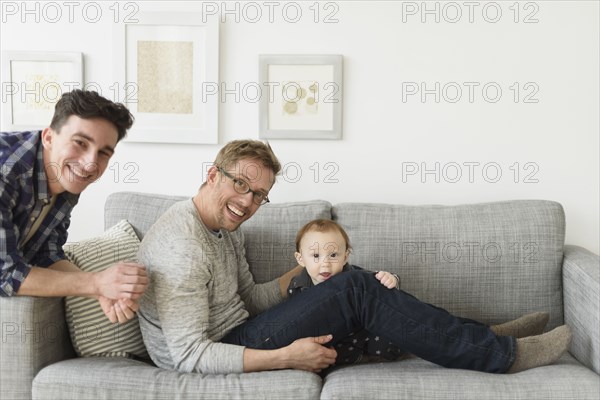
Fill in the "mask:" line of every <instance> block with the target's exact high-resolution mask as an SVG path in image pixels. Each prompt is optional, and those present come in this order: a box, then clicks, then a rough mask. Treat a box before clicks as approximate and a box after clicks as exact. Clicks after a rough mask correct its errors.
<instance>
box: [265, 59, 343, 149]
mask: <svg viewBox="0 0 600 400" xmlns="http://www.w3.org/2000/svg"><path fill="white" fill-rule="evenodd" d="M342 60H343V59H342V56H341V55H260V56H259V84H260V85H261V89H262V92H263V95H262V96H261V98H260V110H259V113H260V114H259V131H260V137H261V138H264V139H340V138H341V137H342V92H343V91H342Z"/></svg>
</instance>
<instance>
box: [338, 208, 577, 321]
mask: <svg viewBox="0 0 600 400" xmlns="http://www.w3.org/2000/svg"><path fill="white" fill-rule="evenodd" d="M332 213H333V217H334V219H335V220H337V221H338V222H339V223H340V224H341V225H342V226H343V227H344V228H345V229H346V230H347V232H348V235H349V237H350V241H351V244H352V246H353V252H352V255H351V256H350V262H351V263H353V264H356V265H359V266H362V267H365V268H368V269H371V270H387V271H391V272H394V273H397V274H398V275H399V276H400V277H401V280H402V289H404V290H406V291H408V292H410V293H412V294H414V295H415V296H417V297H418V298H420V299H421V300H423V301H426V302H429V303H432V304H435V305H437V306H440V307H443V308H445V309H447V310H448V311H451V312H453V313H454V314H457V315H460V316H464V317H467V318H472V319H476V320H480V321H483V322H486V323H497V322H502V321H507V320H509V319H513V318H516V317H518V316H520V315H522V314H525V313H527V312H532V311H548V312H550V322H549V325H548V327H553V326H557V325H559V324H561V323H562V321H563V313H562V286H561V266H562V258H563V245H564V234H565V219H564V212H563V209H562V207H561V205H560V204H558V203H555V202H551V201H530V200H517V201H505V202H496V203H485V204H470V205H459V206H438V205H429V206H402V205H387V204H365V203H355V204H351V203H345V204H339V205H336V206H334V208H333V211H332Z"/></svg>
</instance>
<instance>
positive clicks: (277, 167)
mask: <svg viewBox="0 0 600 400" xmlns="http://www.w3.org/2000/svg"><path fill="white" fill-rule="evenodd" d="M241 160H255V161H257V162H259V163H260V164H262V165H263V166H265V167H267V168H269V169H270V170H271V171H273V175H277V174H278V173H279V171H281V164H280V163H279V160H278V159H277V157H276V156H275V153H273V149H271V146H270V145H269V143H263V142H261V141H259V140H233V141H231V142H229V143H227V144H226V145H225V146H223V148H222V149H221V150H220V151H219V154H217V157H216V158H215V165H216V166H217V167H220V168H223V169H228V168H232V167H234V166H235V165H236V164H237V163H238V162H240V161H241Z"/></svg>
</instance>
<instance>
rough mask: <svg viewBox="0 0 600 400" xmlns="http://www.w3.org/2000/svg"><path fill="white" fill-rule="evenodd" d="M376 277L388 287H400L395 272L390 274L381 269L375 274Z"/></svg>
mask: <svg viewBox="0 0 600 400" xmlns="http://www.w3.org/2000/svg"><path fill="white" fill-rule="evenodd" d="M375 278H377V279H378V280H379V282H380V283H381V284H382V285H383V286H385V287H386V288H388V289H393V288H399V285H398V283H399V282H398V278H396V276H394V274H390V273H389V272H386V271H379V272H378V273H376V274H375Z"/></svg>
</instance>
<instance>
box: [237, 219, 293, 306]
mask: <svg viewBox="0 0 600 400" xmlns="http://www.w3.org/2000/svg"><path fill="white" fill-rule="evenodd" d="M232 240H233V243H234V246H235V249H236V254H237V257H238V265H239V271H238V287H239V289H238V293H239V295H240V297H241V299H242V301H243V302H244V304H245V305H246V309H247V310H248V312H249V313H250V315H251V316H254V315H257V314H260V313H261V312H263V311H265V310H268V309H269V308H271V307H273V306H274V305H276V304H279V303H280V302H281V301H282V300H283V297H281V290H280V287H279V278H276V279H274V280H272V281H269V282H265V283H259V284H257V283H255V282H254V277H253V276H252V274H251V273H250V266H249V265H248V261H247V260H246V249H245V248H244V236H243V233H242V232H241V230H239V229H238V230H237V231H236V232H235V235H232Z"/></svg>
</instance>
